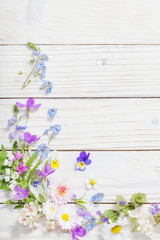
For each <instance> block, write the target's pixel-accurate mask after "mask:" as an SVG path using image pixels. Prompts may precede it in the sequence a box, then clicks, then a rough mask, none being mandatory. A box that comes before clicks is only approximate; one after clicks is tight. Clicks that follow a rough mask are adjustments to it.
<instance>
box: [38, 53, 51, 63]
mask: <svg viewBox="0 0 160 240" xmlns="http://www.w3.org/2000/svg"><path fill="white" fill-rule="evenodd" d="M39 58H40V59H41V60H45V61H48V60H49V58H48V56H47V55H46V54H44V53H42V54H41V55H40V57H39Z"/></svg>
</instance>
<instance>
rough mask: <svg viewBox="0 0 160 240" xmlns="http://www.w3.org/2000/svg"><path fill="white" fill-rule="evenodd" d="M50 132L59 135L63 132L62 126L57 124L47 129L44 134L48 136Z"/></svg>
mask: <svg viewBox="0 0 160 240" xmlns="http://www.w3.org/2000/svg"><path fill="white" fill-rule="evenodd" d="M49 131H52V133H53V134H54V135H57V134H58V133H59V132H60V131H61V126H60V125H59V124H55V125H52V126H50V127H49V129H46V130H45V131H44V133H43V134H48V132H49Z"/></svg>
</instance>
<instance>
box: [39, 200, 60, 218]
mask: <svg viewBox="0 0 160 240" xmlns="http://www.w3.org/2000/svg"><path fill="white" fill-rule="evenodd" d="M56 209H57V207H56V205H55V204H54V203H51V202H49V201H47V202H45V203H43V209H42V212H43V214H45V215H46V219H47V220H54V219H55V215H56Z"/></svg>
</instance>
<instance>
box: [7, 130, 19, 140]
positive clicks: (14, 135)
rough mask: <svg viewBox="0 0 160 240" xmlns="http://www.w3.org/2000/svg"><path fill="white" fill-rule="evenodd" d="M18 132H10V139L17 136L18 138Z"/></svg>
mask: <svg viewBox="0 0 160 240" xmlns="http://www.w3.org/2000/svg"><path fill="white" fill-rule="evenodd" d="M16 135H17V134H16V133H15V132H11V133H10V134H9V139H12V140H14V139H15V138H16Z"/></svg>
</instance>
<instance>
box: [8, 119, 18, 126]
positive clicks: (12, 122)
mask: <svg viewBox="0 0 160 240" xmlns="http://www.w3.org/2000/svg"><path fill="white" fill-rule="evenodd" d="M16 122H17V119H16V117H12V118H10V119H8V127H11V126H13V125H14V124H15V123H16Z"/></svg>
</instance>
